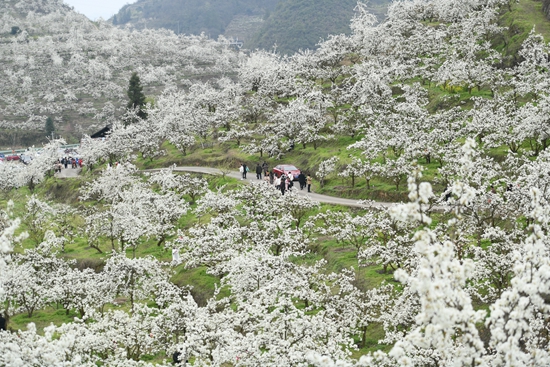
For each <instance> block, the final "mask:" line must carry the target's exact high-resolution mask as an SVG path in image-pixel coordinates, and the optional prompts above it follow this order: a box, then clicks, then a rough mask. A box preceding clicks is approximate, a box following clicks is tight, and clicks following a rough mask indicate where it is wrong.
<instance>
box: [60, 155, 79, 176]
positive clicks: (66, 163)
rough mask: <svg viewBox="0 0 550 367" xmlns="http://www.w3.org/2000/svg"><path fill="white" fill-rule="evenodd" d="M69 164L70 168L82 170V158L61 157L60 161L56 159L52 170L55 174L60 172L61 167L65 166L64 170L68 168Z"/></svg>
mask: <svg viewBox="0 0 550 367" xmlns="http://www.w3.org/2000/svg"><path fill="white" fill-rule="evenodd" d="M69 164H70V165H71V168H78V167H80V168H82V158H73V157H63V158H61V159H58V160H57V162H56V163H55V165H54V170H55V172H56V173H58V172H61V169H63V166H65V169H67V168H68V167H69Z"/></svg>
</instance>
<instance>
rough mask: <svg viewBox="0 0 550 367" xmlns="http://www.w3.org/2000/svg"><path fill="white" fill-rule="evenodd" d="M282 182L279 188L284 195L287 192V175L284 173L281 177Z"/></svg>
mask: <svg viewBox="0 0 550 367" xmlns="http://www.w3.org/2000/svg"><path fill="white" fill-rule="evenodd" d="M280 180H281V182H280V183H279V188H280V189H281V194H282V195H284V194H285V191H286V175H285V174H284V173H283V174H282V175H281V177H280Z"/></svg>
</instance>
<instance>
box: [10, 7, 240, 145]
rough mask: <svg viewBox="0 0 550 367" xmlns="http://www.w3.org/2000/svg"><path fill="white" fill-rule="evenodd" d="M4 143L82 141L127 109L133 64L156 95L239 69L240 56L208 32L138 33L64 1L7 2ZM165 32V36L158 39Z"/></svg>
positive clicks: (148, 90) (147, 91)
mask: <svg viewBox="0 0 550 367" xmlns="http://www.w3.org/2000/svg"><path fill="white" fill-rule="evenodd" d="M0 13H1V14H2V17H1V18H0V64H1V65H2V74H3V75H4V79H3V80H2V83H0V147H2V148H4V149H6V148H15V147H20V146H24V147H25V146H26V147H28V146H31V145H34V144H39V143H42V142H44V141H46V137H45V134H44V131H43V130H44V127H45V121H46V118H47V117H51V118H52V119H53V120H54V121H55V127H56V132H55V135H57V136H61V137H63V138H65V139H66V140H67V141H70V142H78V141H79V140H80V138H81V137H82V134H83V133H86V134H90V133H93V132H94V131H96V130H97V129H98V128H100V127H103V126H105V125H106V124H108V123H110V121H112V119H114V118H119V117H120V116H121V115H122V114H124V113H125V111H126V110H125V107H124V106H125V105H126V103H127V96H126V89H127V87H128V80H129V77H130V75H131V74H132V72H133V71H136V72H138V73H139V75H140V78H141V82H142V85H143V87H144V93H145V94H146V95H147V96H150V97H154V96H156V95H159V94H160V93H162V91H163V90H164V89H165V88H166V87H167V86H170V87H182V86H183V85H185V84H187V83H189V79H193V78H202V79H204V78H208V77H209V76H211V75H219V74H223V73H229V74H230V73H234V70H233V69H232V68H233V67H235V66H236V65H237V64H238V60H237V58H238V57H239V55H238V54H237V53H236V52H234V51H233V50H230V49H228V48H227V47H226V46H225V45H222V44H219V43H218V42H215V41H212V40H210V39H208V38H207V37H204V36H193V37H183V36H177V35H175V34H174V33H172V32H169V31H166V30H164V29H162V30H147V31H145V32H133V31H129V30H125V29H120V28H117V27H114V26H112V25H110V24H108V23H105V22H91V21H90V20H88V19H87V18H86V17H84V16H82V15H80V14H77V13H76V12H74V11H73V10H71V9H70V8H69V7H67V6H66V5H64V4H63V3H62V2H61V1H56V0H49V1H33V0H25V1H19V2H15V1H12V2H2V3H0ZM159 39H162V42H159Z"/></svg>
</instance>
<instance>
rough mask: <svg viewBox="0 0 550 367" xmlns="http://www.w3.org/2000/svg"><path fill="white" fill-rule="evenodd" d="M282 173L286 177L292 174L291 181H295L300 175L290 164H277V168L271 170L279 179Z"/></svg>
mask: <svg viewBox="0 0 550 367" xmlns="http://www.w3.org/2000/svg"><path fill="white" fill-rule="evenodd" d="M283 171H284V173H285V174H286V175H288V172H290V173H291V174H292V176H293V180H292V181H294V180H297V179H298V175H299V174H300V170H299V169H298V168H296V166H293V165H291V164H279V165H278V166H275V168H273V173H274V174H275V176H277V177H281V175H282V174H283Z"/></svg>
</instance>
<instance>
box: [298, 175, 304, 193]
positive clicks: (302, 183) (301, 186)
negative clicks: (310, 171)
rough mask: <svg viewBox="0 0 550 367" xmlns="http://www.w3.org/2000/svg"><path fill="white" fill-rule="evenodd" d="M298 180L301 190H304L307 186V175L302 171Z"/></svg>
mask: <svg viewBox="0 0 550 367" xmlns="http://www.w3.org/2000/svg"><path fill="white" fill-rule="evenodd" d="M298 182H299V183H300V190H303V189H304V187H306V175H304V173H303V172H302V171H300V174H299V175H298Z"/></svg>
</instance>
